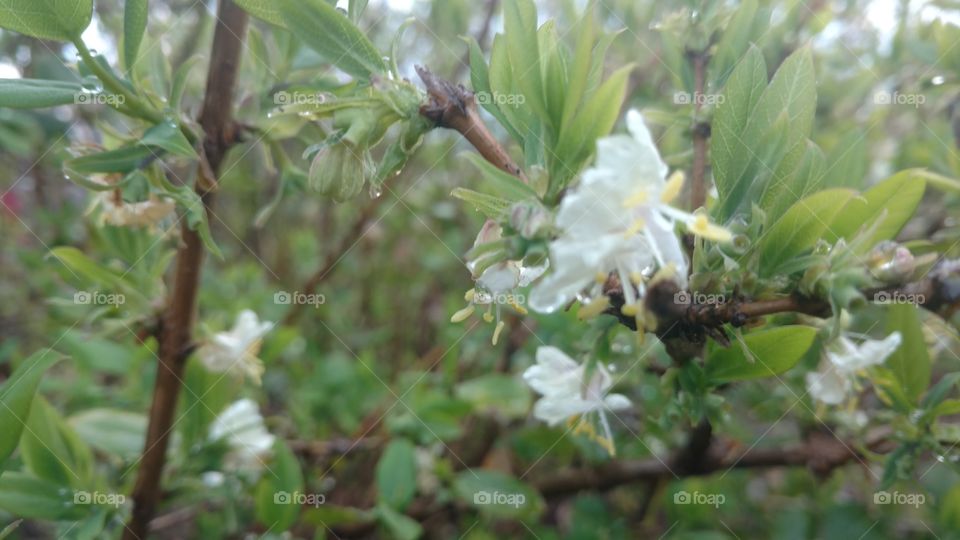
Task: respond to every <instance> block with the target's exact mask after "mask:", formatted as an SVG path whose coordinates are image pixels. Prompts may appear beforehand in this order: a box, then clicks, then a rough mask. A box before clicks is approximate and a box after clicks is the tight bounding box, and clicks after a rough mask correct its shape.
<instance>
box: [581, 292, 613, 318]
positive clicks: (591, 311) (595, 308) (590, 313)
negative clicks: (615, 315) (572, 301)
mask: <svg viewBox="0 0 960 540" xmlns="http://www.w3.org/2000/svg"><path fill="white" fill-rule="evenodd" d="M609 306H610V298H609V297H608V296H598V297H596V298H594V299H593V300H591V301H590V303H589V304H583V305H582V306H580V310H579V311H577V318H578V319H580V320H581V321H584V320H587V319H592V318H594V317H596V316H597V315H599V314H601V313H603V312H604V311H606V309H607V307H609Z"/></svg>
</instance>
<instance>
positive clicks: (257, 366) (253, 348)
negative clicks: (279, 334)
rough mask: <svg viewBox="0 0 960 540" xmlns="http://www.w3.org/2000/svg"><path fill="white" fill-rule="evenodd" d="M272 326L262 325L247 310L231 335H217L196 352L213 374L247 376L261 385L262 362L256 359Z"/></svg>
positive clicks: (228, 333) (241, 313)
mask: <svg viewBox="0 0 960 540" xmlns="http://www.w3.org/2000/svg"><path fill="white" fill-rule="evenodd" d="M271 328H273V323H271V322H266V321H264V322H260V321H259V319H258V318H257V314H256V313H254V312H253V311H250V310H249V309H245V310H243V311H242V312H240V315H238V316H237V322H236V323H235V324H234V325H233V329H232V330H230V331H229V332H218V333H217V334H215V335H214V336H213V337H212V338H211V339H210V341H208V342H207V343H205V344H204V345H203V346H201V347H200V349H199V350H198V351H197V356H198V357H199V358H200V361H201V362H203V365H204V366H206V368H207V369H209V370H210V371H215V372H218V373H227V372H229V373H234V374H236V375H240V376H244V375H245V376H248V377H250V378H251V379H252V380H253V381H254V382H255V383H257V384H260V377H261V375H263V362H261V361H260V359H259V358H257V354H258V353H259V352H260V343H261V338H262V337H263V335H264V334H266V333H267V332H268V331H269V330H270V329H271Z"/></svg>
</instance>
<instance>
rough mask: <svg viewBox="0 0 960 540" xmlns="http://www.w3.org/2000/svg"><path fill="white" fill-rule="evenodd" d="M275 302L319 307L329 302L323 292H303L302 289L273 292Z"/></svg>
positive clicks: (284, 304)
mask: <svg viewBox="0 0 960 540" xmlns="http://www.w3.org/2000/svg"><path fill="white" fill-rule="evenodd" d="M273 303H274V304H279V305H282V306H289V305H304V306H313V307H314V308H319V307H320V306H321V305H323V304H325V303H327V297H326V296H324V295H322V294H313V293H310V294H308V293H302V292H300V291H293V292H287V291H277V292H275V293H273Z"/></svg>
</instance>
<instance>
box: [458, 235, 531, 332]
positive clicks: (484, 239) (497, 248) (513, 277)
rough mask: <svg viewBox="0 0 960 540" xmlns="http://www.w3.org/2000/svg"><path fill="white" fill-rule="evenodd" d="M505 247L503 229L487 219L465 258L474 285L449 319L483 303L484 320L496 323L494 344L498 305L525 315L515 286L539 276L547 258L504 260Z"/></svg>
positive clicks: (466, 314)
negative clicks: (538, 260)
mask: <svg viewBox="0 0 960 540" xmlns="http://www.w3.org/2000/svg"><path fill="white" fill-rule="evenodd" d="M504 250H505V246H504V243H503V230H502V228H501V227H500V225H498V224H497V223H496V222H495V221H493V220H487V222H486V223H484V225H483V228H482V229H480V232H479V233H478V234H477V238H476V240H475V241H474V243H473V249H472V250H471V253H474V257H473V258H471V259H470V260H468V261H467V269H469V270H470V272H471V273H472V274H473V278H474V280H475V286H474V288H472V289H470V290H469V291H467V293H466V294H465V295H464V299H465V300H466V301H467V302H468V303H467V307H465V308H463V309H461V310H460V311H457V312H456V313H454V314H453V317H451V319H450V320H451V321H452V322H460V321H463V320H465V319H467V318H468V317H470V315H473V313H474V311H476V307H477V306H486V308H487V310H486V312H485V313H484V314H483V319H484V320H485V321H486V322H488V323H492V322H496V326H495V327H494V331H493V338H492V341H493V344H494V345H496V344H497V341H498V340H499V338H500V332H501V331H502V330H503V326H504V322H503V321H502V320H501V319H500V309H501V306H504V305H507V306H510V307H512V308H513V309H514V310H516V311H517V312H518V313H521V314H525V313H526V312H527V310H526V309H525V308H524V307H523V306H522V305H521V304H523V300H524V297H523V295H521V294H519V293H518V292H517V289H519V288H520V287H525V286H527V285H529V284H530V283H531V282H533V280H535V279H537V278H538V277H540V276H541V275H542V274H543V273H544V272H545V271H546V269H547V266H548V265H549V261H544V264H542V265H537V266H526V265H524V264H523V262H522V261H514V260H508V259H506V257H505V256H504Z"/></svg>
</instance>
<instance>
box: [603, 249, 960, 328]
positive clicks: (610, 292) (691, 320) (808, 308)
mask: <svg viewBox="0 0 960 540" xmlns="http://www.w3.org/2000/svg"><path fill="white" fill-rule="evenodd" d="M604 293H605V294H606V295H607V296H608V297H609V298H610V308H608V309H607V311H606V313H607V314H610V315H613V316H615V317H617V319H618V320H619V321H620V323H621V324H623V325H624V326H626V327H628V328H630V329H631V330H636V329H637V325H636V320H635V319H634V318H633V317H628V316H626V315H623V314H622V313H621V311H620V310H621V308H622V307H623V302H624V300H623V292H622V290H621V285H620V280H619V279H617V278H616V276H612V277H611V278H610V279H608V280H607V283H606V284H604ZM681 293H684V291H682V290H681V289H680V288H678V287H677V285H676V284H675V283H673V282H672V281H661V282H659V283H656V284H654V285H653V286H651V287H650V288H649V290H648V291H647V293H646V296H645V297H644V305H645V306H646V309H647V310H648V311H649V312H650V313H652V314H653V315H654V316H656V318H657V328H656V333H657V334H658V335H660V336H661V337H664V336H671V337H672V336H677V335H683V336H685V337H686V338H688V339H693V340H694V341H698V339H697V338H699V341H702V339H703V338H704V337H705V336H707V335H710V336H711V337H720V336H721V335H722V332H720V329H721V328H722V327H723V325H725V324H730V325H732V326H735V327H739V326H744V325H746V324H747V323H749V322H750V321H751V320H753V319H757V318H759V317H764V316H767V315H774V314H777V313H802V314H805V315H812V316H815V317H829V316H830V313H831V307H830V303H829V302H827V301H826V300H821V299H818V298H808V297H804V296H801V295H798V294H793V295H789V296H783V297H779V298H772V299H763V300H747V299H744V298H734V299H732V300H729V301H727V302H724V303H721V304H685V303H679V302H677V301H676V300H675V298H676V297H677V295H678V294H681ZM861 293H862V294H863V296H864V298H866V299H867V301H874V300H875V299H876V298H877V297H878V296H879V295H880V294H886V295H888V297H896V296H904V297H909V298H912V299H914V300H915V301H916V304H917V305H918V306H920V307H922V308H924V309H926V310H927V311H930V312H932V313H936V314H938V315H940V316H942V317H944V318H948V319H949V318H950V316H951V315H952V314H953V313H956V312H957V311H958V310H960V260H943V261H941V262H940V263H938V264H937V265H936V266H935V267H934V268H933V269H932V270H931V271H930V272H929V273H928V274H927V275H926V276H925V277H924V278H923V279H921V280H918V281H913V282H910V283H905V284H902V285H899V286H891V287H878V288H873V289H865V290H863V291H861ZM686 296H687V297H688V298H691V297H694V295H691V294H689V293H687V294H686ZM721 340H722V338H721Z"/></svg>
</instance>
